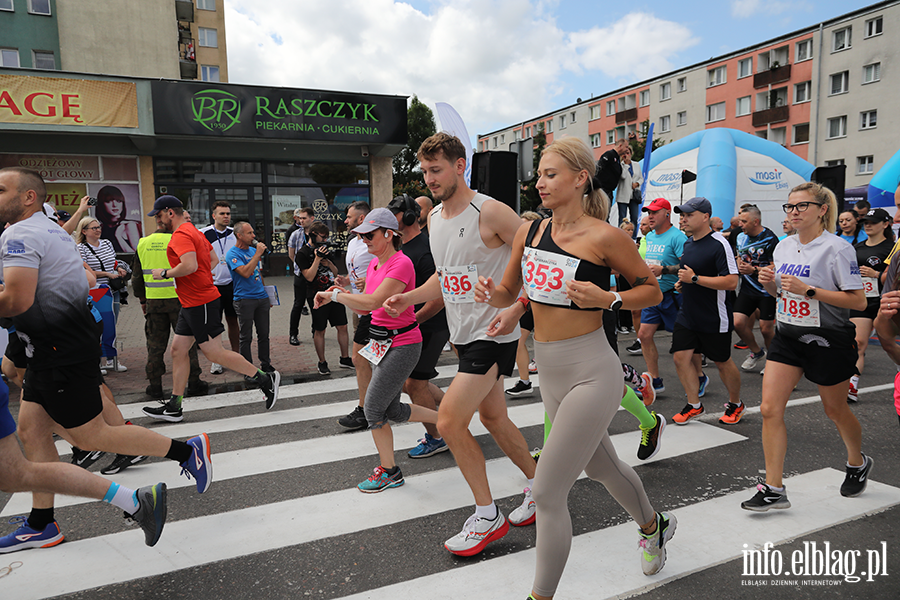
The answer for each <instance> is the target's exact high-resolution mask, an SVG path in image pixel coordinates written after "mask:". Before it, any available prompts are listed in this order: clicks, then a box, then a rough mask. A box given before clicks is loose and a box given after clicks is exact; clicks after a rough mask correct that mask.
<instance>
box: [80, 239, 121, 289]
mask: <svg viewBox="0 0 900 600" xmlns="http://www.w3.org/2000/svg"><path fill="white" fill-rule="evenodd" d="M85 246H87V249H88V250H90V251H91V254H93V255H94V258H96V259H97V260H98V261H99V262H100V270H101V271H106V267H104V266H103V260H102V259H101V258H100V257H99V256H97V253H96V252H94V249H93V248H91V245H90V244H85ZM113 266H114V267H115V265H113ZM106 284H107V285H108V286H109V289H111V290H113V291H114V292H118V291H119V290H121V289H123V288H124V287H125V286H126V285H128V282H127V281H125V278H124V277H116V278H112V277H108V278H107V279H106Z"/></svg>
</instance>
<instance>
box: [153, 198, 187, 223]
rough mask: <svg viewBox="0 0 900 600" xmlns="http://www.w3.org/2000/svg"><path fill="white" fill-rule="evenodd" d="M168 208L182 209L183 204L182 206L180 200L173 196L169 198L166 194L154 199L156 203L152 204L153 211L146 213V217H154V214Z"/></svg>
mask: <svg viewBox="0 0 900 600" xmlns="http://www.w3.org/2000/svg"><path fill="white" fill-rule="evenodd" d="M168 208H184V204H182V203H181V200H179V199H178V198H176V197H175V196H170V195H168V194H167V195H165V196H160V197H159V198H157V199H156V202H154V203H153V210H151V211H150V212H148V213H147V216H148V217H155V216H156V213H158V212H159V211H161V210H166V209H168Z"/></svg>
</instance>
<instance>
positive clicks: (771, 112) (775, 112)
mask: <svg viewBox="0 0 900 600" xmlns="http://www.w3.org/2000/svg"><path fill="white" fill-rule="evenodd" d="M790 113H791V107H790V106H776V107H774V108H767V109H765V110H758V111H756V112H755V113H753V126H754V127H765V126H766V125H768V124H769V123H782V122H784V121H787V120H788V118H789V117H790Z"/></svg>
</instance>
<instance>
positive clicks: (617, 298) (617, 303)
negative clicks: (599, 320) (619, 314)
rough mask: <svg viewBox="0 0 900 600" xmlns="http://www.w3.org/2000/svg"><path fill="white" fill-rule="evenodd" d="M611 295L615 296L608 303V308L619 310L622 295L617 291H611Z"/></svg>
mask: <svg viewBox="0 0 900 600" xmlns="http://www.w3.org/2000/svg"><path fill="white" fill-rule="evenodd" d="M612 295H613V296H615V298H613V301H612V302H611V303H610V305H609V309H608V310H619V309H620V308H622V296H620V295H619V293H618V292H613V293H612Z"/></svg>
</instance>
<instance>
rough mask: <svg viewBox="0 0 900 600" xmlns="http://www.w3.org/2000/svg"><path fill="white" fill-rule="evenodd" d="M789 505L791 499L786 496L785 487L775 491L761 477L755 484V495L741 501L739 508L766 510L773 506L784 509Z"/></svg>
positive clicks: (755, 510)
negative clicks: (780, 490)
mask: <svg viewBox="0 0 900 600" xmlns="http://www.w3.org/2000/svg"><path fill="white" fill-rule="evenodd" d="M790 507H791V501H790V500H788V497H787V487H785V488H784V491H783V492H776V491H775V490H773V489H772V488H771V487H769V485H768V484H767V483H766V482H765V481H763V480H762V479H760V480H759V483H758V484H757V485H756V495H755V496H753V497H752V498H750V499H749V500H745V501H744V502H741V508H743V509H744V510H752V511H754V512H766V511H767V510H770V509H773V508H775V509H784V508H790Z"/></svg>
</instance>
